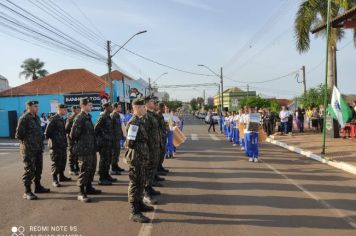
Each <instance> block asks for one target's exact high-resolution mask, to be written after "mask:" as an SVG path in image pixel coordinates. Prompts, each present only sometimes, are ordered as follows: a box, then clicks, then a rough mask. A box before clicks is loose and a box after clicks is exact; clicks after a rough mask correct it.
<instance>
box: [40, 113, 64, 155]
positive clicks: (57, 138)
mask: <svg viewBox="0 0 356 236" xmlns="http://www.w3.org/2000/svg"><path fill="white" fill-rule="evenodd" d="M45 134H46V137H47V138H48V139H49V141H48V147H49V148H51V149H64V148H66V147H67V146H68V145H67V137H66V129H65V120H64V119H63V118H62V117H61V116H60V115H58V114H55V115H54V116H52V117H51V118H50V119H49V124H48V126H47V128H46V132H45Z"/></svg>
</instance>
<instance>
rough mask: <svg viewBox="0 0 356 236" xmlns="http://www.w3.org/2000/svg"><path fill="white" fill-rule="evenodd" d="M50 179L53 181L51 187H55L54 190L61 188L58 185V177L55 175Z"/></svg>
mask: <svg viewBox="0 0 356 236" xmlns="http://www.w3.org/2000/svg"><path fill="white" fill-rule="evenodd" d="M52 179H53V181H52V186H53V187H56V188H58V187H61V185H60V183H59V181H58V176H57V175H52Z"/></svg>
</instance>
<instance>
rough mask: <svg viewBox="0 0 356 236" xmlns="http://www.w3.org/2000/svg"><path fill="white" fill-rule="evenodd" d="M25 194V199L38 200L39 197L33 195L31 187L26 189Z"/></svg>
mask: <svg viewBox="0 0 356 236" xmlns="http://www.w3.org/2000/svg"><path fill="white" fill-rule="evenodd" d="M25 188H26V189H25V193H24V194H23V198H24V199H26V200H36V199H37V196H36V195H35V194H33V193H32V191H31V185H30V186H26V187H25Z"/></svg>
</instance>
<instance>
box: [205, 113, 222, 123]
mask: <svg viewBox="0 0 356 236" xmlns="http://www.w3.org/2000/svg"><path fill="white" fill-rule="evenodd" d="M213 120H214V123H215V124H218V123H219V116H218V113H216V112H213ZM205 123H207V124H209V123H210V117H209V114H208V115H206V116H205Z"/></svg>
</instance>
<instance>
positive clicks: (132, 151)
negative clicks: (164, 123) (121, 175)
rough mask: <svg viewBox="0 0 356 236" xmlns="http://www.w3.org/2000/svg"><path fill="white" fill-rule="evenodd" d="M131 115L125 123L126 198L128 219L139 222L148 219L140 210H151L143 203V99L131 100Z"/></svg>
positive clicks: (145, 147) (145, 136)
mask: <svg viewBox="0 0 356 236" xmlns="http://www.w3.org/2000/svg"><path fill="white" fill-rule="evenodd" d="M132 105H133V112H134V113H133V117H132V118H131V119H130V121H129V122H128V124H127V134H128V135H127V146H128V151H127V152H126V154H125V158H126V161H127V164H128V165H129V173H128V175H129V189H128V200H129V203H130V205H131V214H130V220H132V221H135V222H140V223H148V222H149V221H150V220H149V219H148V218H147V217H146V216H144V215H143V214H142V212H148V211H153V210H154V209H153V207H151V206H148V205H146V204H144V203H143V191H144V186H145V168H146V163H147V162H148V161H149V158H150V157H149V148H148V145H147V143H148V139H149V137H148V134H147V132H146V129H145V125H144V124H145V122H146V120H145V118H144V115H145V113H146V109H145V106H144V100H143V99H136V100H134V101H133V102H132Z"/></svg>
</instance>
